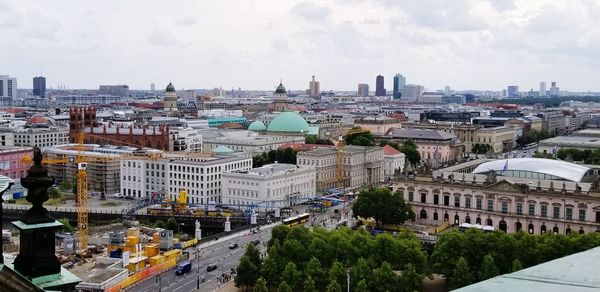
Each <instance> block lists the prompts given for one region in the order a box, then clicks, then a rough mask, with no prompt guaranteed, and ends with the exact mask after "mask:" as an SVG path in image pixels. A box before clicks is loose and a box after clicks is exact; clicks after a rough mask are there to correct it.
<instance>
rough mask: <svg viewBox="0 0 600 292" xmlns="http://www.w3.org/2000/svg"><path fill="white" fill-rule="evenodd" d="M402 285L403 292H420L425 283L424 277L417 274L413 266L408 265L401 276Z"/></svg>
mask: <svg viewBox="0 0 600 292" xmlns="http://www.w3.org/2000/svg"><path fill="white" fill-rule="evenodd" d="M400 283H401V285H402V290H403V291H406V292H413V291H419V290H420V289H421V283H423V276H422V275H420V274H419V273H417V270H416V269H415V266H414V265H413V264H407V265H406V267H405V269H404V271H402V275H401V276H400Z"/></svg>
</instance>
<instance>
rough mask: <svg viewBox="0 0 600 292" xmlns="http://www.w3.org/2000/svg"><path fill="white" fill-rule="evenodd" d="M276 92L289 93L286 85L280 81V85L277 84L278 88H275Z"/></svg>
mask: <svg viewBox="0 0 600 292" xmlns="http://www.w3.org/2000/svg"><path fill="white" fill-rule="evenodd" d="M275 93H280V94H281V93H287V90H285V86H283V83H281V82H279V86H277V89H275Z"/></svg>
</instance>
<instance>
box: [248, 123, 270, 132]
mask: <svg viewBox="0 0 600 292" xmlns="http://www.w3.org/2000/svg"><path fill="white" fill-rule="evenodd" d="M266 129H267V126H265V124H263V122H261V121H255V122H253V123H252V124H250V126H248V130H250V131H264V130H266Z"/></svg>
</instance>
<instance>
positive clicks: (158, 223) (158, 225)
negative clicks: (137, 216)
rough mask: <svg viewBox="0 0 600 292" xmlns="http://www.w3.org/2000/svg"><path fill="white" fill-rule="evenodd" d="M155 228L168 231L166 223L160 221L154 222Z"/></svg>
mask: <svg viewBox="0 0 600 292" xmlns="http://www.w3.org/2000/svg"><path fill="white" fill-rule="evenodd" d="M154 228H162V229H167V227H166V225H165V222H164V221H162V220H160V219H158V220H156V222H154Z"/></svg>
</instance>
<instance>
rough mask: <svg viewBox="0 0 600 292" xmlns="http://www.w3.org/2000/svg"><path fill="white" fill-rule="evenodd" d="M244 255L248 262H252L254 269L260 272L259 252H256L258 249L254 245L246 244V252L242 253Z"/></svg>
mask: <svg viewBox="0 0 600 292" xmlns="http://www.w3.org/2000/svg"><path fill="white" fill-rule="evenodd" d="M244 255H245V256H247V257H248V259H250V262H252V263H253V264H254V265H255V266H256V268H258V269H259V270H260V268H261V266H262V262H261V260H260V251H259V250H258V248H256V246H255V245H254V244H248V245H247V246H246V252H245V253H244Z"/></svg>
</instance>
